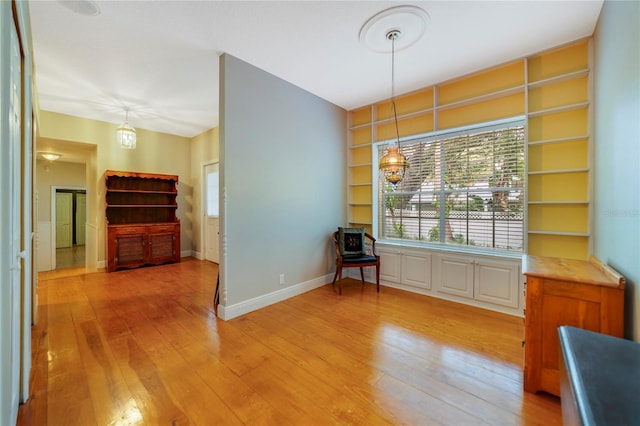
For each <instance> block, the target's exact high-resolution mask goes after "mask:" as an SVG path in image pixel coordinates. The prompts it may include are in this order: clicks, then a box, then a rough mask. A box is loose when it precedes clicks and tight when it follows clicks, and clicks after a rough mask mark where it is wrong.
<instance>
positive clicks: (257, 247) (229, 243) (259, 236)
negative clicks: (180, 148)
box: [220, 54, 347, 308]
mask: <svg viewBox="0 0 640 426" xmlns="http://www.w3.org/2000/svg"><path fill="white" fill-rule="evenodd" d="M220 111H221V114H220V165H221V191H220V194H221V200H222V201H221V203H222V209H221V226H220V228H221V229H220V238H221V241H222V247H221V271H222V272H221V279H222V281H223V284H224V287H225V288H224V293H223V295H222V296H223V297H222V305H223V306H226V307H227V308H229V307H232V306H234V305H237V304H241V303H243V302H246V301H249V300H255V299H256V298H261V297H265V296H266V295H268V294H270V293H273V292H276V291H278V290H283V289H284V288H286V287H288V286H292V285H296V284H301V283H305V282H309V281H314V280H316V281H318V280H323V284H324V283H325V281H324V279H325V276H326V275H327V274H330V273H332V271H333V266H332V264H333V257H332V255H331V251H330V250H329V245H328V244H329V236H330V234H331V232H333V231H334V230H335V229H336V228H337V227H338V226H342V225H343V224H344V223H345V222H346V216H345V211H346V208H345V202H346V193H345V191H346V187H347V185H346V177H345V169H346V168H345V162H346V146H347V144H346V138H347V124H346V117H347V114H346V111H345V110H343V109H342V108H339V107H337V106H335V105H333V104H331V103H329V102H327V101H325V100H323V99H320V98H318V97H317V96H315V95H313V94H310V93H308V92H306V91H304V90H302V89H300V88H299V87H297V86H294V85H292V84H290V83H288V82H286V81H284V80H281V79H279V78H277V77H275V76H273V75H271V74H268V73H266V72H264V71H262V70H260V69H258V68H256V67H254V66H252V65H250V64H248V63H246V62H243V61H241V60H239V59H237V58H235V57H233V56H230V55H228V54H224V55H223V56H222V57H221V58H220ZM280 274H284V276H285V283H284V285H280V283H279V278H280Z"/></svg>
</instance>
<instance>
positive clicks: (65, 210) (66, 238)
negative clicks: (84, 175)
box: [56, 192, 73, 248]
mask: <svg viewBox="0 0 640 426" xmlns="http://www.w3.org/2000/svg"><path fill="white" fill-rule="evenodd" d="M72 205H73V194H71V193H69V192H56V248H64V247H71V245H72V233H71V231H72V228H71V225H72V223H71V214H72V210H73V207H72Z"/></svg>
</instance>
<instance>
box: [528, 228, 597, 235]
mask: <svg viewBox="0 0 640 426" xmlns="http://www.w3.org/2000/svg"><path fill="white" fill-rule="evenodd" d="M527 232H528V233H529V234H538V235H561V236H565V237H588V236H589V233H588V232H563V231H541V230H537V229H530V230H528V231H527Z"/></svg>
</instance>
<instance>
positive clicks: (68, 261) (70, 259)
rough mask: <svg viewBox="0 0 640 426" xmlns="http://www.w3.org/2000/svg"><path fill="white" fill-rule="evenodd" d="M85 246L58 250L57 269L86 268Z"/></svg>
mask: <svg viewBox="0 0 640 426" xmlns="http://www.w3.org/2000/svg"><path fill="white" fill-rule="evenodd" d="M84 256H85V246H83V245H82V246H77V245H74V246H73V247H67V248H59V249H56V269H61V268H73V267H79V266H84Z"/></svg>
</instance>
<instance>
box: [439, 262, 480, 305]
mask: <svg viewBox="0 0 640 426" xmlns="http://www.w3.org/2000/svg"><path fill="white" fill-rule="evenodd" d="M437 259H438V260H437V261H436V262H437V271H436V286H437V289H438V291H439V292H441V293H447V294H452V295H455V296H462V297H468V298H471V299H472V298H473V260H472V259H470V258H468V257H465V256H456V255H453V254H446V255H437Z"/></svg>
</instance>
